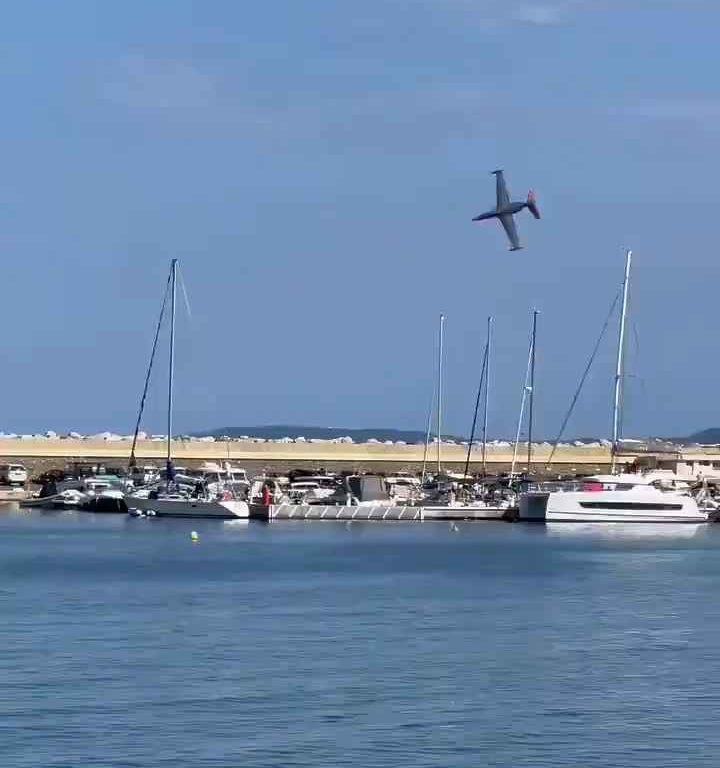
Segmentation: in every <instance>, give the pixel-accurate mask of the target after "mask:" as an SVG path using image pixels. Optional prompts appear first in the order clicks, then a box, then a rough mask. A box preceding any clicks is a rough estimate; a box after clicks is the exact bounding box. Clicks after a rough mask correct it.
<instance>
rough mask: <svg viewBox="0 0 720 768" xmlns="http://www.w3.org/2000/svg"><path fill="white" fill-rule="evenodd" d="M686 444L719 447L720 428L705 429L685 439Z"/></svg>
mask: <svg viewBox="0 0 720 768" xmlns="http://www.w3.org/2000/svg"><path fill="white" fill-rule="evenodd" d="M682 442H684V443H700V444H701V445H717V444H718V443H720V427H711V428H710V429H703V430H702V431H701V432H695V434H693V435H690V437H686V438H684V439H683V441H682Z"/></svg>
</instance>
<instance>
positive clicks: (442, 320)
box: [437, 315, 445, 475]
mask: <svg viewBox="0 0 720 768" xmlns="http://www.w3.org/2000/svg"><path fill="white" fill-rule="evenodd" d="M444 328H445V315H440V339H439V343H438V383H437V471H438V475H440V471H441V464H440V443H441V442H442V374H443V331H444Z"/></svg>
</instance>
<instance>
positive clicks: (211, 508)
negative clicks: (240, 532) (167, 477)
mask: <svg viewBox="0 0 720 768" xmlns="http://www.w3.org/2000/svg"><path fill="white" fill-rule="evenodd" d="M125 504H127V508H128V511H129V512H130V514H131V515H134V516H138V515H139V516H142V515H148V516H157V517H199V518H214V519H221V520H236V519H242V520H247V519H248V518H249V517H250V507H249V505H248V504H247V502H245V501H238V500H236V499H233V498H230V497H228V498H224V497H223V496H220V497H219V498H215V499H209V498H192V497H191V496H186V495H184V494H181V493H172V492H170V493H166V494H156V495H154V494H153V493H150V494H149V495H148V496H144V495H143V496H140V495H134V496H126V497H125Z"/></svg>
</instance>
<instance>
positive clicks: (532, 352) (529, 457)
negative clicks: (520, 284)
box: [527, 309, 538, 473]
mask: <svg viewBox="0 0 720 768" xmlns="http://www.w3.org/2000/svg"><path fill="white" fill-rule="evenodd" d="M537 316H538V311H537V309H533V321H532V341H531V342H530V404H529V406H528V452H527V468H528V473H529V472H530V462H531V461H532V431H533V400H534V399H535V341H536V339H537Z"/></svg>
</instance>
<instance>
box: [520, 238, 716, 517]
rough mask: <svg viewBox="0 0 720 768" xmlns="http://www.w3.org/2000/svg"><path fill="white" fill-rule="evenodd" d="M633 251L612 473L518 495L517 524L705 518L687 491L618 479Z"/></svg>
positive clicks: (619, 356) (629, 477)
mask: <svg viewBox="0 0 720 768" xmlns="http://www.w3.org/2000/svg"><path fill="white" fill-rule="evenodd" d="M631 261H632V251H628V252H627V254H626V260H625V278H624V281H623V288H622V313H621V316H620V329H619V336H618V350H617V363H616V368H615V383H614V398H613V436H612V449H611V451H612V453H611V474H610V475H594V476H591V477H586V478H584V479H583V480H581V481H579V482H577V483H572V484H563V485H560V486H559V487H557V488H556V489H554V490H544V489H542V488H541V489H539V490H535V491H529V492H527V493H524V494H521V496H520V504H519V519H520V520H528V521H539V522H545V523H552V522H563V523H569V522H572V523H582V522H603V523H617V522H630V523H705V522H707V521H708V513H707V512H705V511H703V510H701V509H699V508H698V505H697V503H696V501H695V499H694V498H693V497H692V496H691V495H690V493H689V492H688V491H683V490H675V489H673V490H663V489H662V487H661V484H660V483H657V482H653V480H652V479H651V478H649V477H647V476H643V475H639V474H637V475H635V474H616V473H615V470H616V465H617V453H618V446H619V442H620V406H621V399H622V382H623V376H624V364H625V358H624V349H625V321H626V318H627V305H628V289H629V284H630V265H631Z"/></svg>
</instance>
